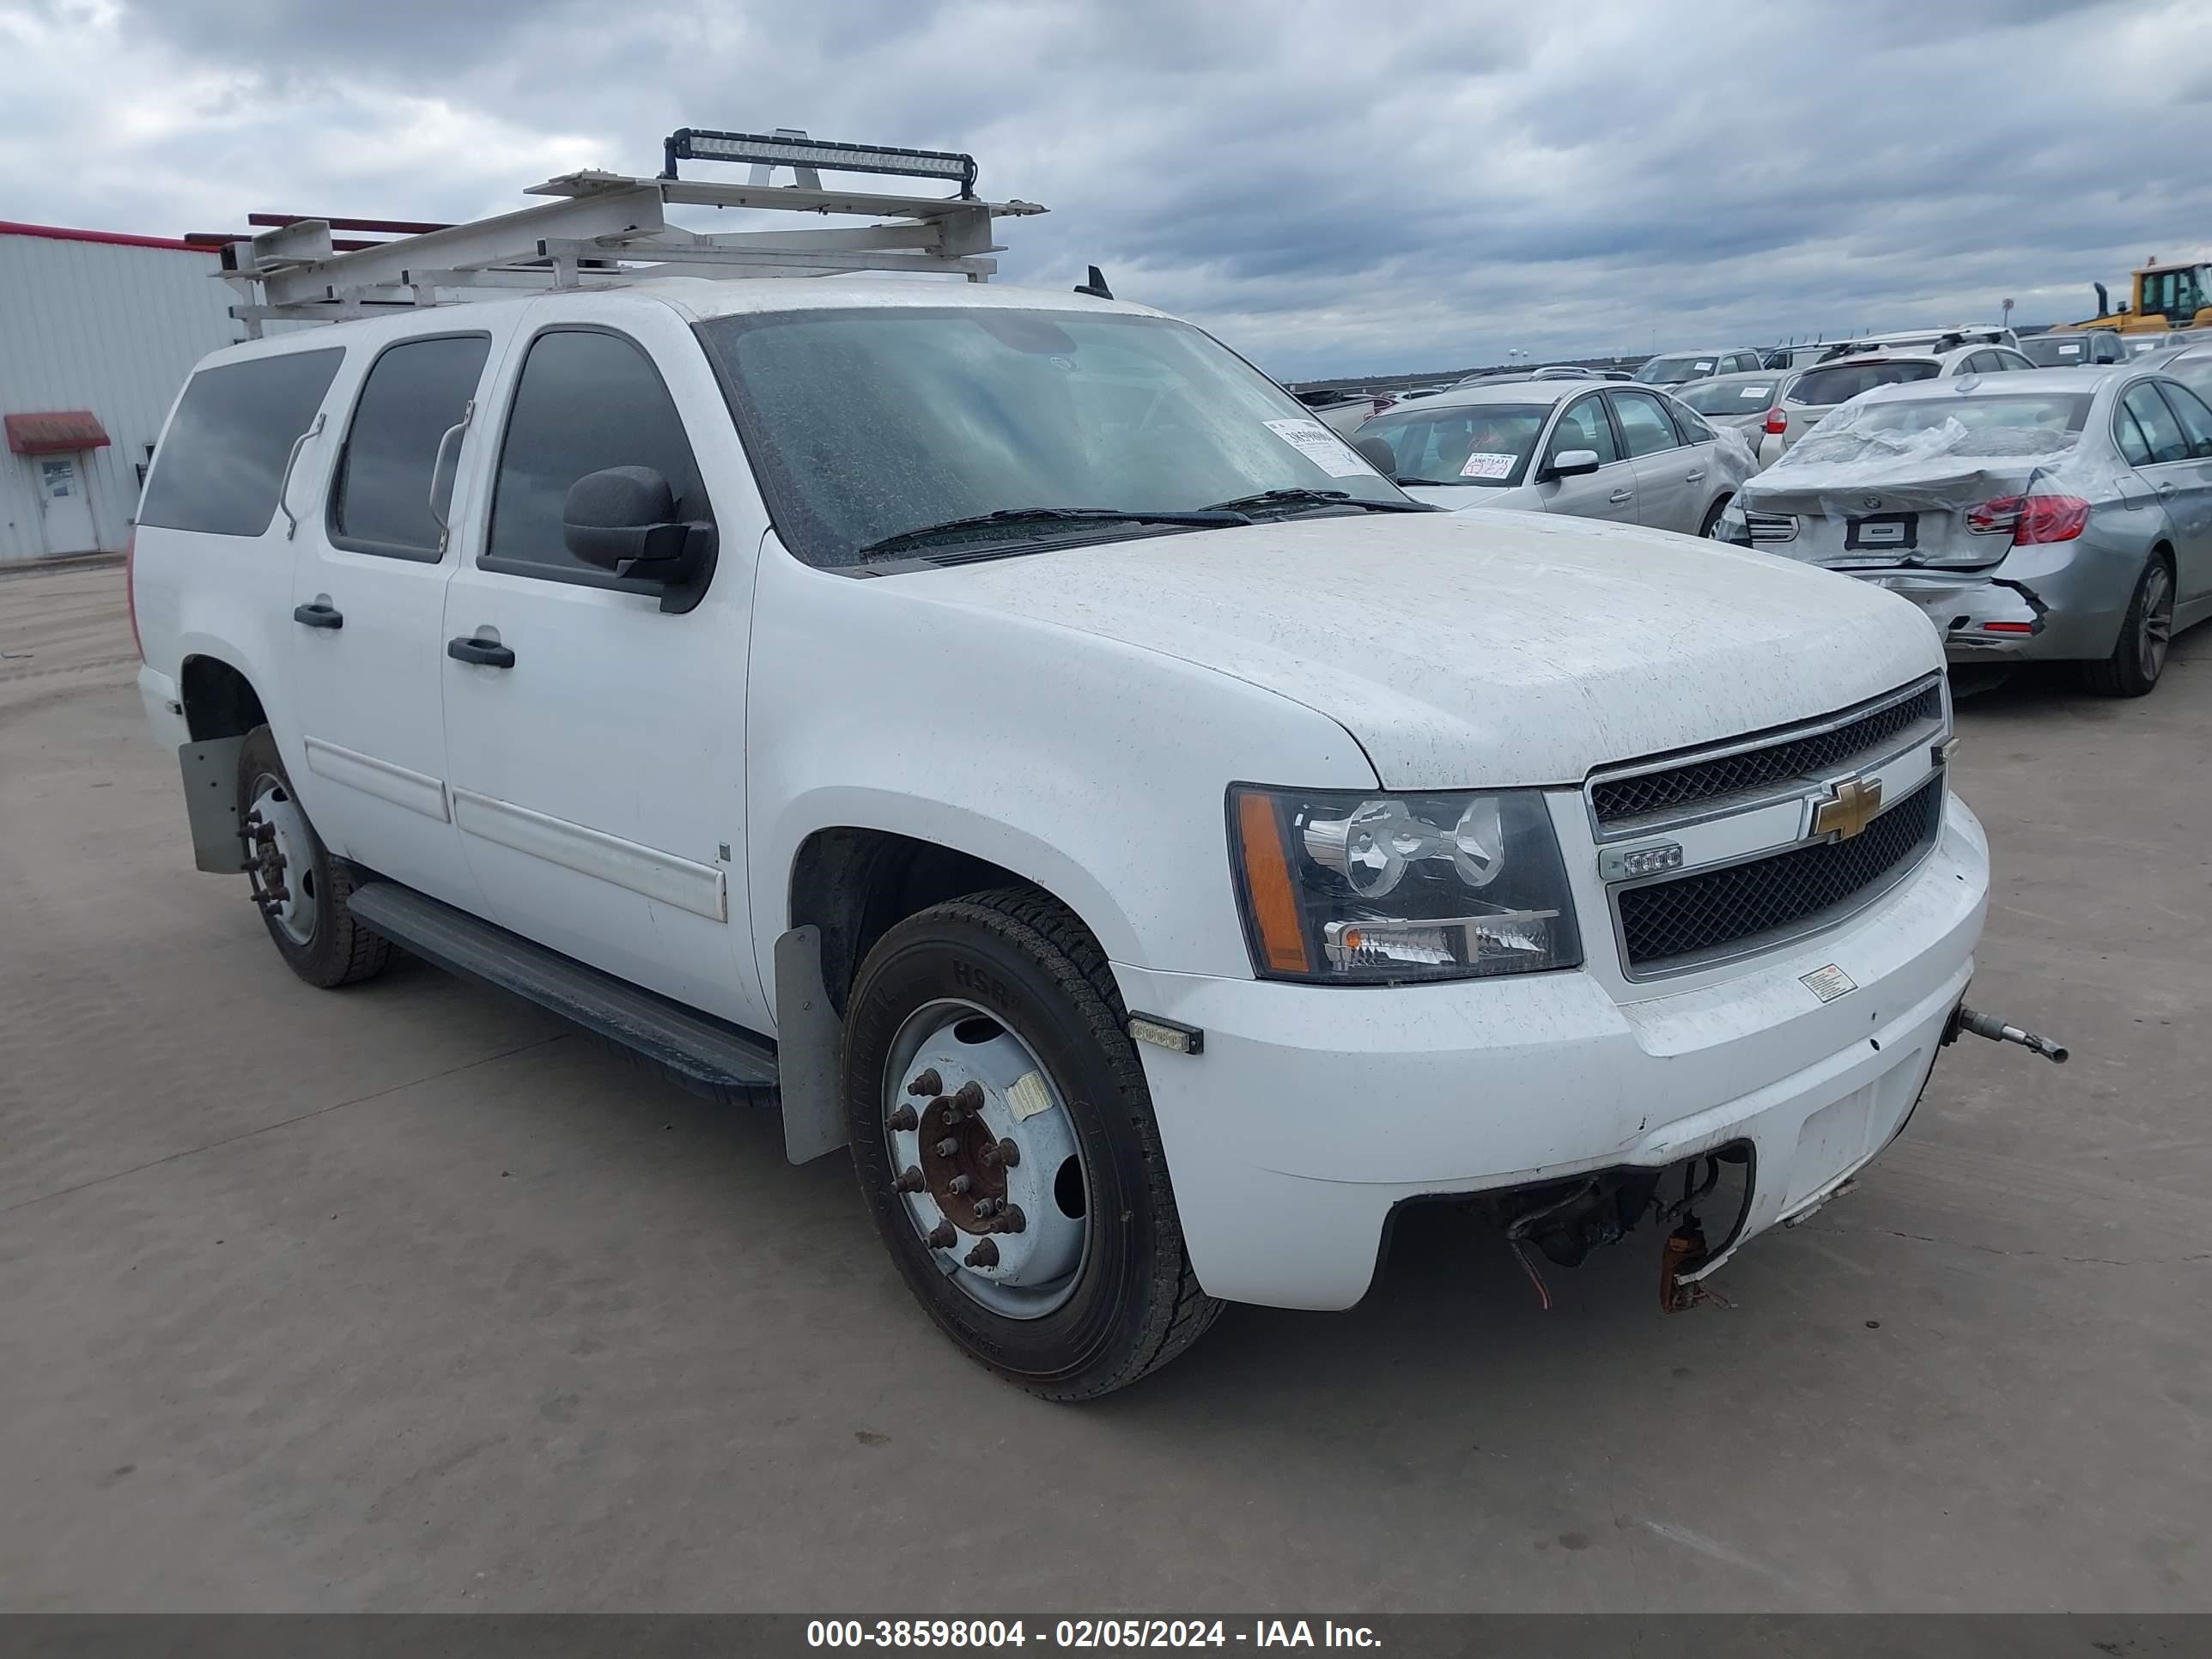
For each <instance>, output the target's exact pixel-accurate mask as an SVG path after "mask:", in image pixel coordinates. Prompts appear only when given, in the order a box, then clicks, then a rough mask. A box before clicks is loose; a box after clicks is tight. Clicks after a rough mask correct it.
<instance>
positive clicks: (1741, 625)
mask: <svg viewBox="0 0 2212 1659" xmlns="http://www.w3.org/2000/svg"><path fill="white" fill-rule="evenodd" d="M891 580H896V581H899V582H901V583H902V585H906V584H911V585H912V588H913V591H914V592H915V594H916V596H917V597H923V596H926V597H927V599H931V600H935V601H939V602H945V603H950V604H953V605H963V606H969V607H975V608H980V609H985V610H992V611H1002V612H1005V613H1007V614H1009V615H1013V616H1019V617H1026V618H1029V619H1031V620H1033V621H1037V622H1043V623H1056V624H1059V625H1060V626H1063V627H1066V628H1067V629H1072V630H1073V631H1074V632H1076V633H1078V634H1082V635H1104V636H1105V637H1108V638H1110V639H1114V640H1118V641H1122V642H1124V643H1126V644H1128V645H1132V646H1136V647H1141V648H1144V649H1146V650H1151V651H1157V652H1160V653H1164V654H1167V655H1170V656H1173V657H1178V658H1182V659H1185V660H1187V661H1189V662H1193V663H1197V664H1200V665H1204V666H1206V667H1209V668H1212V669H1216V670H1218V671H1220V672H1222V673H1225V674H1230V675H1233V676H1235V677H1236V678H1238V679H1242V680H1246V681H1249V682H1250V683H1251V684H1255V685H1259V686H1264V687H1266V688H1267V689H1268V690H1273V691H1277V692H1279V693H1280V694H1281V695H1282V696H1285V697H1290V698H1292V699H1295V700H1296V701H1297V702H1302V703H1304V704H1306V705H1308V706H1309V707H1310V708H1315V709H1317V710H1319V711H1320V712H1321V713H1322V714H1327V715H1328V716H1329V717H1330V718H1332V719H1334V720H1336V721H1337V722H1338V723H1339V724H1340V725H1341V726H1344V727H1345V729H1346V731H1348V732H1351V733H1352V736H1353V737H1354V738H1357V739H1358V741H1359V743H1360V744H1361V745H1362V746H1363V747H1364V749H1365V750H1366V751H1367V754H1368V757H1369V758H1370V760H1371V761H1372V762H1373V763H1374V765H1375V769H1376V774H1377V775H1378V777H1379V778H1380V780H1381V781H1382V782H1383V785H1384V787H1389V788H1395V789H1444V788H1462V787H1475V786H1482V785H1514V784H1521V785H1527V784H1552V783H1576V782H1579V781H1581V780H1582V778H1583V775H1584V774H1586V773H1587V772H1589V769H1591V768H1592V767H1595V766H1599V765H1602V764H1605V763H1608V762H1616V761H1625V760H1631V759H1635V758H1638V757H1643V756H1646V755H1651V754H1656V753H1659V752H1662V751H1663V750H1671V749H1678V748H1682V747H1684V746H1686V745H1688V744H1699V743H1707V742H1711V741H1713V740H1716V739H1718V738H1732V737H1735V736H1739V735H1741V734H1742V733H1744V732H1753V731H1757V730H1759V729H1761V728H1763V727H1766V726H1778V725H1780V724H1783V723H1784V722H1786V721H1790V720H1805V719H1809V718H1812V717H1814V716H1816V715H1820V714H1830V713H1832V712H1833V711H1834V710H1836V709H1838V708H1844V707H1846V706H1847V705H1849V704H1850V703H1854V702H1859V701H1861V700H1863V699H1864V698H1868V697H1871V696H1876V695H1878V694H1880V693H1881V692H1884V691H1887V690H1892V689H1893V688H1895V687H1897V686H1899V685H1901V684H1905V682H1907V681H1909V680H1911V679H1913V678H1917V677H1918V676H1920V675H1922V674H1925V673H1928V672H1929V671H1933V670H1936V669H1939V668H1941V667H1942V664H1943V654H1942V645H1941V642H1940V641H1938V640H1937V639H1936V634H1935V630H1934V629H1933V628H1932V627H1931V626H1930V625H1929V622H1928V620H1927V618H1926V617H1924V616H1923V615H1922V614H1921V612H1920V611H1919V609H1918V608H1917V606H1915V605H1911V604H1910V603H1908V602H1907V601H1905V600H1904V599H1899V598H1898V597H1897V596H1895V595H1894V594H1892V593H1887V592H1883V591H1882V590H1881V589H1880V588H1877V587H1874V586H1869V585H1868V584H1866V583H1863V582H1858V581H1854V580H1851V579H1850V578H1849V577H1847V576H1838V575H1835V574H1832V573H1830V572H1827V571H1824V570H1817V569H1812V568H1807V567H1805V566H1803V565H1800V564H1796V563H1794V562H1790V561H1789V560H1786V559H1779V558H1776V557H1774V556H1771V555H1769V554H1765V553H1754V552H1751V551H1749V550H1744V549H1740V548H1734V547H1729V546H1726V545H1723V544H1720V543H1717V542H1706V541H1697V540H1693V539H1692V538H1689V537H1686V536H1674V535H1668V534H1666V533H1664V532H1657V531H1649V530H1643V529H1638V528H1636V527H1634V526H1622V525H1610V524H1603V523H1600V522H1596V521H1594V520H1587V519H1560V518H1546V517H1543V516H1541V515H1538V514H1534V513H1512V512H1497V513H1403V514H1400V513H1390V514H1383V513H1374V514H1370V515H1367V516H1365V517H1362V518H1358V519H1352V518H1327V519H1308V520H1298V521H1293V522H1288V523H1279V524H1269V525H1257V526H1253V527H1252V528H1251V529H1249V530H1214V531H1200V532H1194V533H1192V534H1188V535H1169V536H1159V537H1154V538H1146V539H1143V540H1139V541H1133V542H1121V543H1113V544H1094V545H1091V546H1087V547H1077V548H1069V549H1066V550H1061V551H1057V552H1049V553H1033V554H1027V555H1022V556H1015V557H1012V558H1006V559H998V560H992V561H988V562H981V563H977V564H971V565H959V566H953V567H950V568H942V569H938V570H933V571H928V572H916V573H915V574H912V575H909V576H903V577H895V578H892V579H891ZM1190 718H1191V719H1192V720H1205V719H1206V712H1205V711H1204V710H1203V709H1200V708H1193V709H1192V710H1191V711H1190ZM1162 736H1163V738H1168V737H1170V736H1171V734H1170V733H1163V734H1162ZM1255 781H1261V782H1270V783H1286V784H1288V783H1296V782H1297V781H1298V780H1297V779H1295V778H1270V779H1261V780H1255Z"/></svg>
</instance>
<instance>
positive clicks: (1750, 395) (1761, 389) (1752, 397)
mask: <svg viewBox="0 0 2212 1659" xmlns="http://www.w3.org/2000/svg"><path fill="white" fill-rule="evenodd" d="M1741 396H1742V398H1743V400H1744V402H1746V403H1747V404H1755V403H1758V402H1760V401H1761V400H1762V399H1764V398H1765V396H1766V388H1765V386H1746V387H1744V389H1743V392H1742V393H1741Z"/></svg>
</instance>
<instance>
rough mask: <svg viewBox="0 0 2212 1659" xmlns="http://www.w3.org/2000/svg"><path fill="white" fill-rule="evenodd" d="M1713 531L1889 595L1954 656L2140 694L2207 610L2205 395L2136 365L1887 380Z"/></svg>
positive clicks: (2210, 409)
mask: <svg viewBox="0 0 2212 1659" xmlns="http://www.w3.org/2000/svg"><path fill="white" fill-rule="evenodd" d="M1719 533H1720V535H1721V536H1722V537H1723V538H1724V539H1727V540H1730V541H1735V542H1741V543H1743V544H1747V545H1749V546H1753V547H1759V548H1764V549H1765V550H1769V551H1771V552H1774V553H1779V554H1783V555H1786V556H1789V557H1790V558H1794V559H1802V560H1804V561H1806V562H1808V563H1812V564H1819V565H1825V566H1826V567H1827V568H1830V569H1832V570H1840V571H1845V572H1848V573H1849V574H1851V575H1854V576H1857V577H1859V578H1861V579H1862V580H1867V581H1871V582H1874V583H1876V584H1877V585H1879V586H1883V587H1887V588H1888V589H1890V590H1891V591H1892V592H1896V593H1899V594H1902V595H1903V596H1904V597H1905V598H1906V599H1911V600H1912V601H1913V602H1914V603H1915V604H1917V605H1919V606H1920V608H1921V609H1922V610H1923V611H1925V612H1926V613H1927V615H1928V618H1929V621H1930V622H1932V623H1935V624H1936V628H1937V629H1939V630H1940V631H1941V632H1942V635H1943V638H1944V642H1945V645H1946V647H1947V649H1948V653H1949V655H1950V657H1951V659H1952V660H1953V661H1954V662H1992V661H2002V662H2011V661H2021V660H2029V659H2033V660H2061V661H2070V662H2076V663H2080V664H2081V665H2082V677H2083V679H2084V682H2085V683H2086V684H2087V686H2088V687H2089V689H2090V690H2094V691H2100V692H2102V693H2104V694H2106V695H2107V696H2126V697H2139V696H2142V695H2143V694H2144V693H2145V692H2147V691H2148V690H2150V689H2151V688H2152V687H2153V686H2154V685H2156V684H2158V679H2159V676H2160V674H2161V673H2162V672H2163V671H2165V667H2166V647H2167V643H2168V641H2170V640H2171V638H2172V635H2173V634H2174V632H2175V631H2176V630H2177V629H2182V628H2187V627H2189V626H2191V624H2193V623H2197V622H2200V621H2202V620H2203V619H2204V618H2205V617H2207V616H2212V404H2208V403H2206V401H2205V400H2204V399H2203V398H2200V397H2199V396H2198V395H2197V393H2196V392H2192V391H2191V390H2190V389H2189V387H2188V386H2185V385H2184V384H2183V383H2182V382H2181V381H2180V380H2176V379H2174V378H2173V377H2172V376H2171V375H2167V374H2155V373H2146V372H2144V371H2143V370H2142V369H2140V368H2135V367H2132V366H2122V367H2118V368H2051V369H2042V370H2039V371H2036V372H2033V373H2032V374H2017V375H2015V374H2002V375H1985V376H1970V377H1967V378H1966V379H1961V380H1923V381H1919V382H1915V383H1911V384H1907V385H1902V386H1884V387H1881V388H1879V389H1877V390H1875V391H1871V392H1866V393H1865V394H1864V395H1863V396H1861V397H1859V398H1857V399H1856V400H1855V401H1853V402H1852V403H1850V404H1848V405H1847V406H1846V407H1844V408H1843V409H1841V410H1838V411H1837V412H1836V413H1835V414H1833V415H1832V416H1829V417H1828V419H1827V420H1826V421H1825V422H1822V424H1821V427H1820V430H1819V431H1818V432H1817V433H1815V434H1814V435H1812V436H1811V437H1809V438H1807V439H1806V440H1805V441H1803V442H1802V443H1801V444H1799V445H1798V446H1797V447H1796V448H1794V449H1792V450H1791V451H1790V453H1789V454H1788V455H1787V456H1785V457H1784V459H1781V460H1779V461H1778V462H1776V463H1775V465H1772V466H1771V467H1769V468H1768V469H1767V470H1766V471H1765V472H1763V473H1761V474H1760V475H1759V477H1756V478H1754V479H1753V480H1752V481H1751V482H1750V483H1748V484H1747V485H1746V486H1745V488H1744V489H1743V492H1742V494H1741V497H1740V498H1739V502H1738V504H1737V505H1736V506H1735V507H1732V508H1731V509H1730V510H1729V513H1727V514H1726V515H1725V517H1724V518H1723V521H1722V524H1721V526H1720V530H1719Z"/></svg>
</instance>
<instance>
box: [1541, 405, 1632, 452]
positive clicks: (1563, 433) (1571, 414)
mask: <svg viewBox="0 0 2212 1659" xmlns="http://www.w3.org/2000/svg"><path fill="white" fill-rule="evenodd" d="M1570 449H1595V451H1597V459H1598V465H1601V466H1604V465H1609V464H1610V463H1612V462H1613V461H1617V460H1619V459H1620V446H1618V445H1617V444H1615V443H1614V442H1613V422H1611V421H1608V420H1607V419H1606V418H1605V405H1604V403H1603V400H1602V399H1601V398H1577V400H1576V401H1575V403H1574V404H1572V405H1571V407H1570V408H1569V409H1568V410H1567V412H1566V413H1565V414H1564V415H1562V416H1559V424H1558V425H1557V426H1555V427H1553V428H1552V448H1551V453H1550V454H1549V455H1547V456H1546V457H1545V459H1547V460H1549V459H1553V457H1554V456H1558V455H1561V454H1564V453H1565V452H1566V451H1568V450H1570Z"/></svg>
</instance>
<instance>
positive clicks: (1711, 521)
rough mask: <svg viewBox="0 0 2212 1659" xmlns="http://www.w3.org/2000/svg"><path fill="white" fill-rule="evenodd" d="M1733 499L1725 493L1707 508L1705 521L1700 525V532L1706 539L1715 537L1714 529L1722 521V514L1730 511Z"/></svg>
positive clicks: (1709, 539)
mask: <svg viewBox="0 0 2212 1659" xmlns="http://www.w3.org/2000/svg"><path fill="white" fill-rule="evenodd" d="M1731 499H1732V498H1731V497H1729V496H1727V495H1723V496H1722V497H1721V498H1720V499H1719V500H1718V501H1715V502H1714V503H1713V504H1712V505H1711V507H1707V508H1706V509H1705V522H1704V523H1703V524H1701V525H1699V526H1698V534H1699V536H1700V537H1702V538H1704V539H1705V540H1706V541H1711V539H1712V538H1713V529H1714V527H1715V526H1717V525H1718V524H1719V523H1720V521H1721V514H1722V513H1725V512H1727V511H1728V504H1729V501H1730V500H1731Z"/></svg>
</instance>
